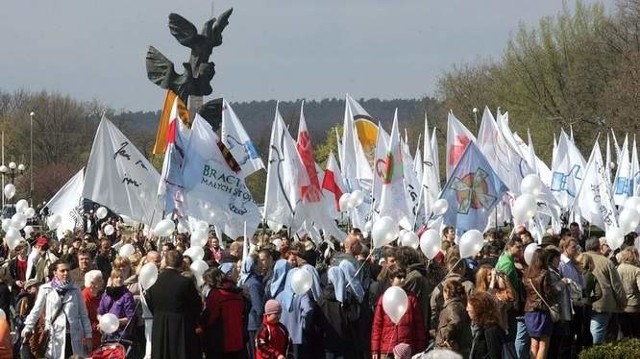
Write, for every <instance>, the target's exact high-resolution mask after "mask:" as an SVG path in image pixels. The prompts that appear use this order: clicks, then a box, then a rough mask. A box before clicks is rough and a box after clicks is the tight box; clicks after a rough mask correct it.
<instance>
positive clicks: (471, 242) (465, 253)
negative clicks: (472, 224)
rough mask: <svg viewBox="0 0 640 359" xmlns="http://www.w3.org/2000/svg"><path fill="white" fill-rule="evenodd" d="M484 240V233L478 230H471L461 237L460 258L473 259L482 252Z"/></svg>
mask: <svg viewBox="0 0 640 359" xmlns="http://www.w3.org/2000/svg"><path fill="white" fill-rule="evenodd" d="M482 246H484V238H483V237H482V232H480V231H479V230H477V229H470V230H468V231H466V232H465V233H464V234H463V235H462V237H460V245H459V247H460V258H469V257H473V256H475V255H476V254H478V253H479V252H480V250H482Z"/></svg>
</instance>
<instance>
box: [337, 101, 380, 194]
mask: <svg viewBox="0 0 640 359" xmlns="http://www.w3.org/2000/svg"><path fill="white" fill-rule="evenodd" d="M359 116H366V117H368V118H371V116H369V115H368V113H367V112H366V111H365V110H364V109H363V108H362V106H360V104H358V103H357V102H356V101H355V100H354V99H353V98H351V96H349V95H348V94H347V100H346V106H345V119H344V123H343V134H342V155H343V156H344V163H342V162H341V163H340V165H341V166H342V174H343V175H345V176H348V177H347V179H348V183H347V185H348V186H349V189H350V191H353V190H355V189H358V188H360V187H362V189H368V190H370V189H371V182H372V181H373V171H372V169H371V166H370V165H369V161H368V160H367V156H366V155H365V153H364V150H363V148H362V144H361V143H360V139H359V138H358V136H357V134H356V133H355V125H354V118H356V117H359ZM350 160H353V162H352V163H348V162H349V161H350ZM351 178H354V179H355V180H358V181H359V182H360V184H359V185H355V184H352V183H349V182H353V181H354V180H353V179H351Z"/></svg>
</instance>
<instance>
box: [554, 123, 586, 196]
mask: <svg viewBox="0 0 640 359" xmlns="http://www.w3.org/2000/svg"><path fill="white" fill-rule="evenodd" d="M585 166H586V163H585V160H584V158H583V157H582V154H580V151H579V150H578V148H577V147H576V146H575V145H574V144H573V142H571V140H570V139H569V136H567V133H566V132H564V131H561V132H560V140H559V141H558V151H557V153H556V156H555V158H554V159H553V163H552V171H553V174H552V177H551V186H550V188H551V191H552V192H553V195H554V196H555V197H556V199H557V201H558V203H559V204H560V206H562V208H565V209H570V208H572V207H573V201H574V200H575V198H576V194H577V192H578V190H579V189H580V185H581V184H582V178H583V177H584V168H585Z"/></svg>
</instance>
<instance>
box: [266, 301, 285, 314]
mask: <svg viewBox="0 0 640 359" xmlns="http://www.w3.org/2000/svg"><path fill="white" fill-rule="evenodd" d="M281 311H282V307H281V306H280V302H278V301H277V300H275V299H269V300H268V301H267V302H266V303H265V304H264V315H269V314H277V313H280V312H281Z"/></svg>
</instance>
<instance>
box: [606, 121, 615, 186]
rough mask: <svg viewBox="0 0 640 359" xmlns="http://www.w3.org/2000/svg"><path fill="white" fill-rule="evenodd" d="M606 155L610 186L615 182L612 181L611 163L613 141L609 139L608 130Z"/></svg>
mask: <svg viewBox="0 0 640 359" xmlns="http://www.w3.org/2000/svg"><path fill="white" fill-rule="evenodd" d="M606 153H607V154H606V157H605V164H606V165H607V174H608V176H607V178H609V186H612V185H613V183H612V182H611V180H612V178H611V169H610V168H611V167H609V166H611V163H612V158H611V141H610V139H609V132H607V147H606Z"/></svg>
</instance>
